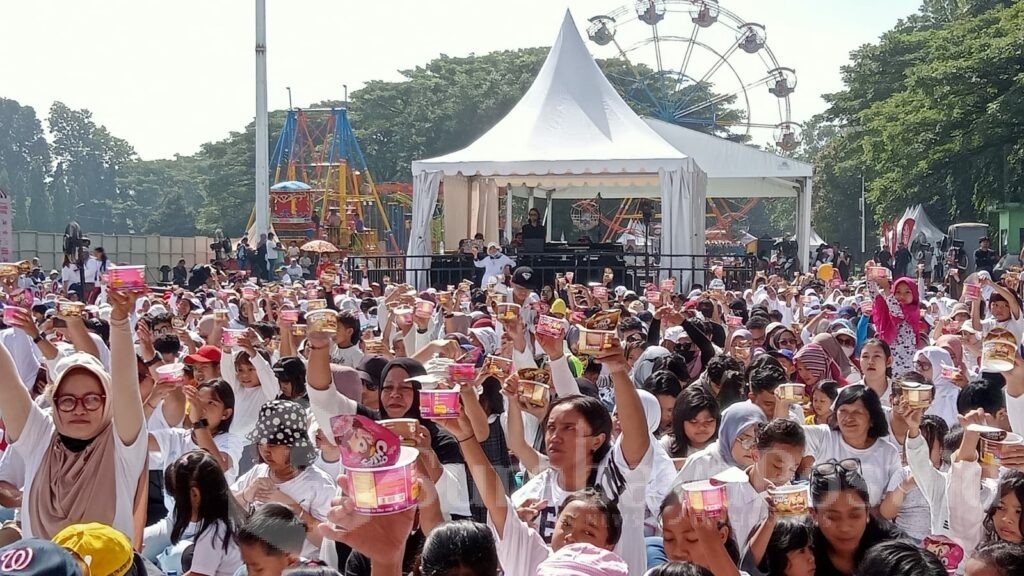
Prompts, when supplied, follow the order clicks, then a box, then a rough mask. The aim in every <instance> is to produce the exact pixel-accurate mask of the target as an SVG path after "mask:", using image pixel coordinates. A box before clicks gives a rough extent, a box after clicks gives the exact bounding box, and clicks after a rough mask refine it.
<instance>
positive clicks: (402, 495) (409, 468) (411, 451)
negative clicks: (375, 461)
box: [346, 446, 420, 515]
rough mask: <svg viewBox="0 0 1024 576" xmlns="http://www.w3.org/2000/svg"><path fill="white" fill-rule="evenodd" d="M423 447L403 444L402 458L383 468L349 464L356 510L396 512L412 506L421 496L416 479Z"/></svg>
mask: <svg viewBox="0 0 1024 576" xmlns="http://www.w3.org/2000/svg"><path fill="white" fill-rule="evenodd" d="M419 454H420V452H419V450H417V449H415V448H411V447H409V446H402V452H401V455H400V456H399V457H398V462H396V463H395V464H394V465H393V466H384V467H381V468H348V470H347V471H346V474H347V475H348V478H349V483H350V485H351V486H352V497H353V500H354V501H355V510H356V512H358V513H360V514H367V515H382V514H394V513H395V512H401V511H403V510H408V509H409V508H412V507H413V506H415V505H416V502H417V500H418V499H419V494H418V493H417V492H418V491H417V489H416V484H415V482H414V478H415V469H416V459H417V458H418V457H419Z"/></svg>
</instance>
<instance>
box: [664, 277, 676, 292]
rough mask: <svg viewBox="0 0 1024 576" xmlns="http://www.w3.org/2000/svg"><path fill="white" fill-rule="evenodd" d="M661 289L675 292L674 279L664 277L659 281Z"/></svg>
mask: <svg viewBox="0 0 1024 576" xmlns="http://www.w3.org/2000/svg"><path fill="white" fill-rule="evenodd" d="M661 289H662V290H665V291H668V292H675V290H676V279H675V278H665V279H664V280H662V281H661Z"/></svg>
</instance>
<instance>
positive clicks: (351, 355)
mask: <svg viewBox="0 0 1024 576" xmlns="http://www.w3.org/2000/svg"><path fill="white" fill-rule="evenodd" d="M362 361H363V351H362V350H361V349H360V348H359V346H358V345H356V346H349V347H348V348H342V347H341V346H337V345H336V344H334V343H331V362H332V363H334V364H341V365H342V366H348V367H349V368H358V367H359V363H360V362H362Z"/></svg>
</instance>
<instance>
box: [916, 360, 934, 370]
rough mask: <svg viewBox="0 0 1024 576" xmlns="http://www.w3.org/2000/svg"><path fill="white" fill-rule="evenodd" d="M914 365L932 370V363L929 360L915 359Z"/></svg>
mask: <svg viewBox="0 0 1024 576" xmlns="http://www.w3.org/2000/svg"><path fill="white" fill-rule="evenodd" d="M914 366H916V367H918V368H924V369H925V370H930V369H931V367H932V363H931V362H929V361H927V360H914Z"/></svg>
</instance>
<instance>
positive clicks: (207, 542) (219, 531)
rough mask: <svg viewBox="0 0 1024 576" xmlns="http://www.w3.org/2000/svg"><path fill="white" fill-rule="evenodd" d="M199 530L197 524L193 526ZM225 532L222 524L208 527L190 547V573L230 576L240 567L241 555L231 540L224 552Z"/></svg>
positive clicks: (208, 575) (218, 523) (236, 545)
mask: <svg viewBox="0 0 1024 576" xmlns="http://www.w3.org/2000/svg"><path fill="white" fill-rule="evenodd" d="M194 527H195V529H196V530H198V529H199V525H198V522H197V523H195V524H194ZM226 533H227V530H226V528H225V526H224V524H223V523H222V522H217V523H216V524H214V525H213V526H208V527H207V528H206V530H204V531H203V533H202V534H200V535H199V537H198V538H195V540H194V542H195V545H194V546H193V547H192V569H191V572H192V573H198V574H206V575H207V576H232V574H234V573H235V570H238V567H239V566H241V565H242V553H241V552H240V551H239V549H238V544H236V543H235V542H234V540H231V541H230V542H229V543H228V549H227V551H225V550H224V536H225V534H226Z"/></svg>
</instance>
